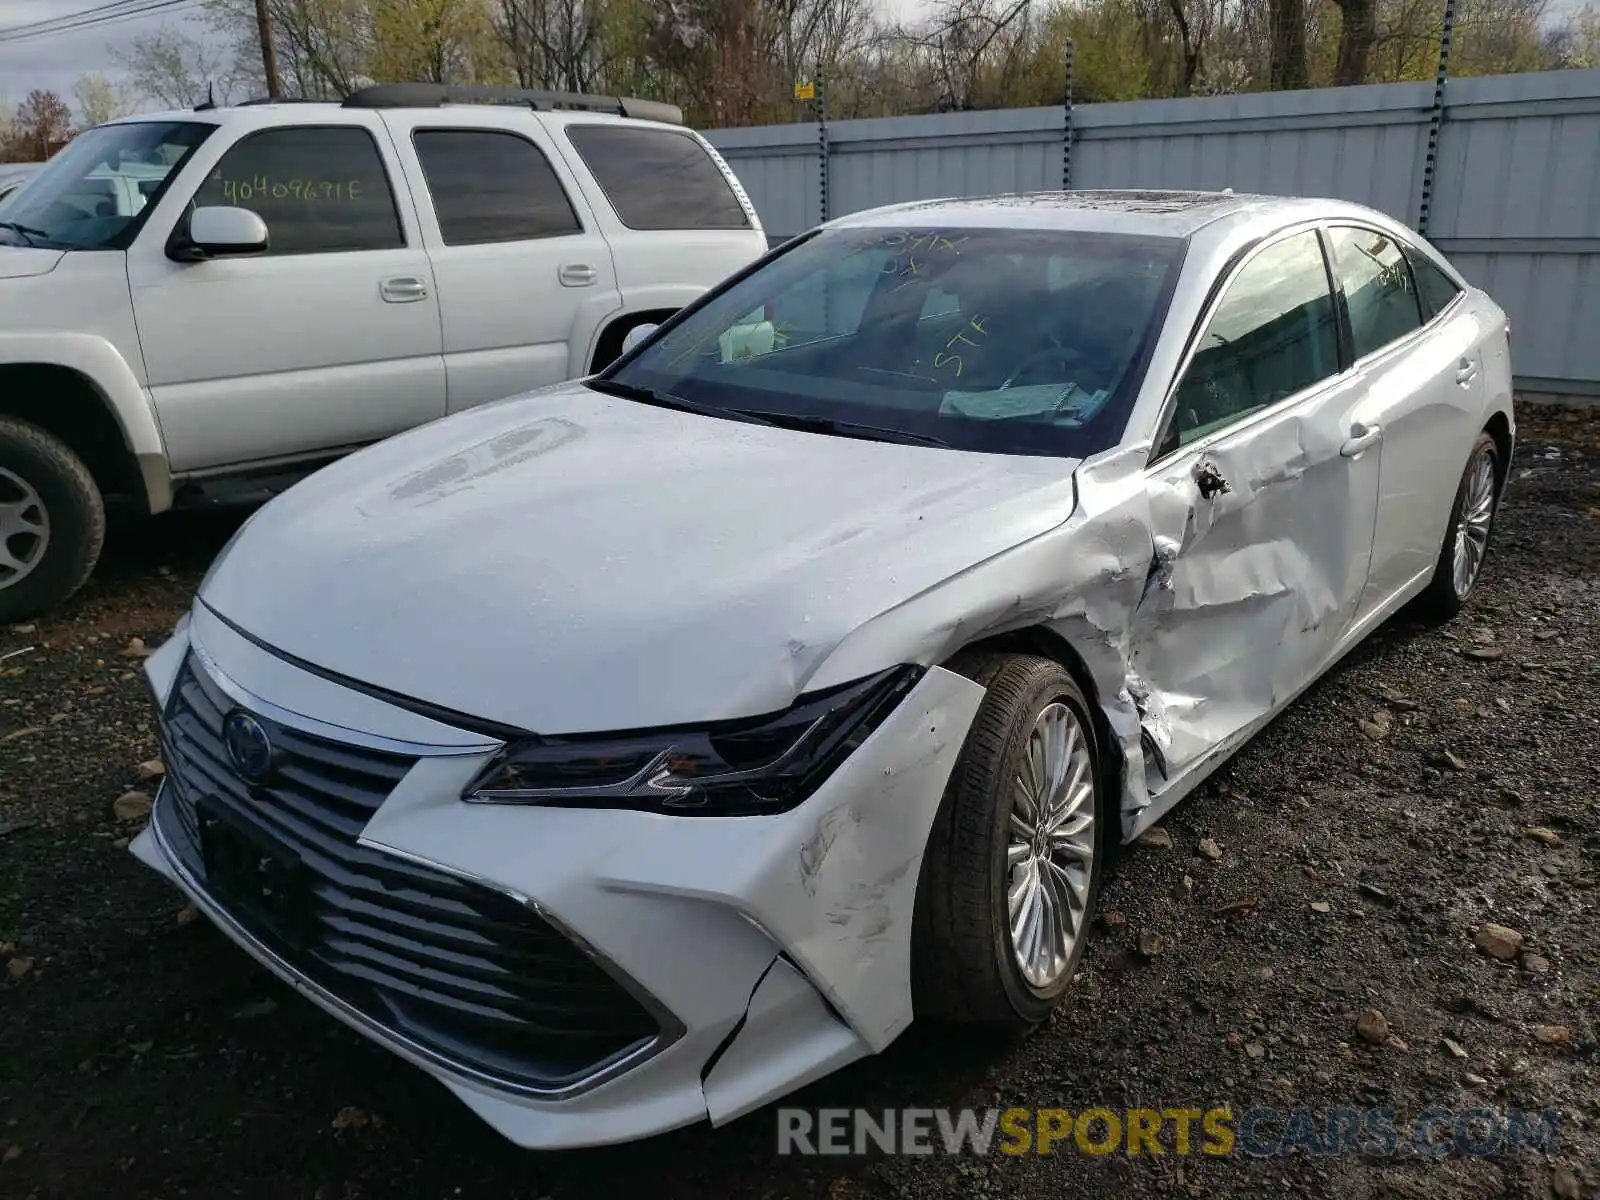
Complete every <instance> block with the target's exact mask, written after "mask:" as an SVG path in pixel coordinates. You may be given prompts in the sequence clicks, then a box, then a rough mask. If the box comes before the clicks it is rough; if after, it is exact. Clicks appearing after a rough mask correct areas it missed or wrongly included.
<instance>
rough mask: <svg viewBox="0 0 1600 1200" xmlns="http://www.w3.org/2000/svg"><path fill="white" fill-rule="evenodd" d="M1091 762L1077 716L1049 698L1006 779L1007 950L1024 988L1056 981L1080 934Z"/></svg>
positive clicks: (1088, 855) (1091, 814)
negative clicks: (1009, 784)
mask: <svg viewBox="0 0 1600 1200" xmlns="http://www.w3.org/2000/svg"><path fill="white" fill-rule="evenodd" d="M1094 822H1095V796H1094V765H1093V760H1092V758H1091V756H1090V752H1089V739H1088V737H1087V736H1086V735H1085V732H1084V729H1083V727H1082V725H1081V724H1080V723H1079V720H1078V716H1077V714H1076V713H1075V712H1074V711H1073V710H1072V709H1071V708H1070V707H1068V706H1067V705H1065V704H1063V703H1061V702H1060V701H1055V702H1053V703H1051V704H1048V705H1046V706H1045V708H1044V710H1043V711H1042V712H1040V713H1039V715H1038V717H1037V718H1036V719H1035V721H1034V725H1033V729H1032V730H1031V731H1030V733H1029V735H1028V746H1027V752H1026V753H1025V754H1024V756H1023V759H1022V765H1021V767H1020V769H1019V770H1018V772H1017V776H1016V779H1015V780H1014V781H1013V783H1012V799H1011V818H1010V838H1009V841H1008V844H1007V848H1006V866H1007V873H1008V885H1007V889H1006V907H1007V911H1008V915H1009V918H1010V926H1011V950H1012V953H1013V955H1015V957H1016V963H1017V968H1018V970H1019V971H1021V973H1022V977H1023V979H1024V980H1026V981H1027V983H1028V985H1029V986H1030V987H1032V988H1035V989H1037V990H1040V991H1043V990H1046V989H1048V988H1051V987H1052V986H1054V985H1055V984H1057V983H1059V982H1060V980H1061V977H1062V975H1063V974H1064V973H1065V972H1066V970H1067V966H1068V964H1069V963H1070V962H1071V961H1072V951H1073V948H1074V947H1075V946H1076V944H1077V941H1078V938H1079V937H1080V936H1081V935H1082V932H1083V924H1084V918H1085V914H1086V911H1087V908H1088V902H1089V884H1090V880H1091V878H1092V874H1093V872H1092V867H1093V864H1094V837H1095V827H1094Z"/></svg>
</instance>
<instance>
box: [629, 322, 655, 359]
mask: <svg viewBox="0 0 1600 1200" xmlns="http://www.w3.org/2000/svg"><path fill="white" fill-rule="evenodd" d="M660 328H661V326H659V325H635V326H634V327H633V328H632V329H630V330H628V332H627V333H626V334H624V335H623V338H622V352H623V353H624V354H626V353H628V351H630V350H632V349H633V348H634V347H635V346H637V345H638V344H639V343H640V342H642V341H644V340H645V338H647V337H649V336H650V335H651V334H652V333H654V332H655V331H656V330H657V329H660Z"/></svg>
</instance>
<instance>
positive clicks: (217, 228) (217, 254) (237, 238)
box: [184, 205, 271, 259]
mask: <svg viewBox="0 0 1600 1200" xmlns="http://www.w3.org/2000/svg"><path fill="white" fill-rule="evenodd" d="M270 244H271V239H270V237H269V236H268V234H267V223H266V222H265V221H263V220H262V219H261V218H260V217H259V216H257V215H256V214H255V213H253V212H251V211H250V210H249V209H248V208H231V207H226V206H223V205H217V206H214V207H210V208H197V209H195V210H194V212H192V213H191V214H189V236H188V239H187V246H186V247H185V249H187V250H189V251H190V253H188V254H185V255H184V257H185V258H190V259H199V258H221V257H223V256H225V255H233V254H260V253H261V252H262V251H264V250H266V248H267V247H268V246H269V245H270Z"/></svg>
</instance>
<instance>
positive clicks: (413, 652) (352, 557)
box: [201, 385, 1076, 734]
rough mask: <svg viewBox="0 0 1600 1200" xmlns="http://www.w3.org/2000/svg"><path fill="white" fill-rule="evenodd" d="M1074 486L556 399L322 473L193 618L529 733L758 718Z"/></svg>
mask: <svg viewBox="0 0 1600 1200" xmlns="http://www.w3.org/2000/svg"><path fill="white" fill-rule="evenodd" d="M1075 465H1076V464H1075V462H1073V461H1072V460H1063V459H1059V458H1057V459H1050V458H1030V457H1017V456H1006V455H992V454H975V453H965V452H960V451H952V450H940V449H935V448H925V447H921V446H904V445H896V444H887V443H882V442H868V441H861V440H855V439H847V438H841V437H832V436H828V435H824V434H814V433H803V432H795V431H791V430H784V429H777V428H772V427H767V426H759V425H752V424H745V423H740V422H734V421H728V420H720V419H716V418H711V417H702V416H697V415H694V414H690V413H683V412H677V411H672V410H667V409H661V408H656V407H651V406H648V405H644V404H637V403H633V402H630V401H626V400H619V399H614V398H611V397H607V396H603V395H601V394H599V393H596V392H594V391H591V390H590V389H588V388H586V387H583V386H581V385H567V386H564V387H562V388H558V389H546V390H545V391H544V392H542V393H536V394H534V395H532V396H528V397H522V398H518V399H515V400H511V401H501V402H498V403H495V404H491V405H487V406H484V407H482V408H479V409H474V410H472V411H469V412H466V413H463V414H460V415H458V416H455V417H451V418H449V419H447V420H444V421H440V422H437V423H435V424H432V425H428V426H424V427H421V428H419V429H415V430H412V431H410V432H409V433H406V434H402V435H401V436H399V437H396V438H392V439H390V440H389V441H387V442H383V443H380V444H378V445H376V446H373V447H371V448H369V449H367V450H364V451H361V452H360V453H357V454H355V455H352V456H350V457H349V458H346V459H344V460H343V461H342V462H339V463H336V464H334V465H333V466H331V467H328V468H326V469H324V470H322V471H320V472H318V473H317V474H315V475H313V476H312V477H311V478H309V479H307V480H306V481H304V482H303V483H301V484H298V485H297V486H296V487H294V488H292V489H290V490H289V491H288V492H286V493H285V494H284V495H282V496H280V497H279V498H277V499H276V500H274V501H272V502H271V503H269V504H268V505H267V506H266V507H265V508H263V509H261V510H260V511H259V512H258V513H257V514H256V515H255V516H254V517H253V518H252V519H251V520H250V521H249V522H248V523H247V525H246V526H245V527H244V528H243V529H242V530H241V531H240V533H239V534H238V535H237V537H236V539H235V541H234V542H233V544H232V545H231V546H230V547H229V548H228V549H227V550H226V551H224V553H223V554H222V556H220V557H219V559H218V561H217V563H216V564H215V565H214V566H213V568H212V571H211V573H210V575H209V576H208V577H207V579H206V581H205V583H204V584H203V585H202V589H201V599H202V601H203V602H204V603H205V605H206V606H207V607H209V608H211V609H212V610H214V611H216V612H217V613H219V614H220V615H222V616H223V617H224V618H226V619H227V620H228V621H230V622H231V623H233V624H234V625H235V626H237V627H238V628H240V629H241V630H243V631H244V632H246V633H247V634H250V635H252V636H254V637H255V638H257V639H259V640H260V641H262V642H264V643H266V644H267V645H269V646H271V647H273V648H275V649H277V650H279V651H280V652H283V653H286V654H288V655H291V656H294V657H296V658H299V659H302V660H304V661H306V662H309V663H311V664H313V665H315V666H317V667H320V668H323V669H326V670H329V671H333V672H336V673H338V674H340V675H344V676H346V677H348V678H350V679H353V680H357V681H361V682H364V683H367V684H371V685H375V686H377V687H381V688H384V689H387V690H390V691H393V692H396V693H399V694H401V695H403V696H407V697H411V698H415V699H419V700H424V701H427V702H428V703H430V704H433V705H438V706H441V707H443V708H446V709H451V710H454V711H456V712H459V713H465V714H470V715H472V716H474V717H477V718H480V719H482V720H485V721H494V722H498V723H503V724H506V725H511V726H515V727H517V728H521V729H527V730H532V731H536V732H540V733H546V734H556V733H572V732H580V731H598V730H606V729H633V728H643V727H649V726H656V725H664V724H676V723H681V722H690V721H705V720H714V719H721V718H730V717H738V716H750V715H755V714H758V713H764V712H772V711H775V710H778V709H781V708H784V707H786V706H787V705H788V704H789V703H791V702H792V700H793V699H794V697H795V696H796V695H798V694H799V693H800V692H802V691H804V690H806V680H807V679H808V678H809V677H810V676H811V675H812V674H813V673H814V672H815V670H816V668H817V666H818V665H819V664H820V663H821V662H822V660H823V659H824V658H825V657H826V655H827V653H828V652H829V651H830V650H832V649H833V648H834V647H835V646H836V645H837V644H838V643H839V641H840V640H841V639H842V638H843V637H845V636H846V635H847V634H849V633H850V632H851V631H852V630H854V629H855V628H857V627H858V626H860V625H861V624H862V623H863V622H865V621H867V620H869V619H871V618H872V617H874V616H876V615H878V614H879V613H881V612H883V611H885V610H887V609H889V608H892V607H894V606H896V605H898V604H900V603H902V602H904V601H905V600H908V599H910V598H911V597H913V596H915V595H917V594H918V593H920V592H922V591H924V590H926V589H928V588H930V587H932V586H934V585H936V584H938V583H940V582H942V581H944V580H946V579H948V578H950V577H951V576H953V575H955V574H957V573H959V572H961V571H963V570H966V569H967V568H969V567H971V566H973V565H974V564H976V563H979V562H981V561H983V560H984V559H986V558H989V557H990V556H992V555H995V554H998V553H1000V552H1001V551H1003V550H1006V549H1008V548H1010V547H1012V546H1014V545H1017V544H1018V543H1020V542H1022V541H1024V540H1026V539H1028V538H1031V537H1034V536H1036V535H1038V534H1040V533H1043V532H1044V531H1046V530H1047V529H1050V528H1052V527H1054V526H1055V525H1057V524H1059V523H1060V522H1062V521H1064V520H1065V519H1066V518H1067V517H1068V516H1069V515H1070V513H1071V508H1072V496H1073V491H1072V473H1073V468H1074V466H1075ZM886 653H888V651H886ZM884 665H885V666H888V665H891V664H890V663H885V664H884Z"/></svg>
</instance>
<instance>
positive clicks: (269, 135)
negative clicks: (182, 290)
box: [195, 126, 406, 255]
mask: <svg viewBox="0 0 1600 1200" xmlns="http://www.w3.org/2000/svg"><path fill="white" fill-rule="evenodd" d="M195 204H196V205H199V206H207V205H213V204H222V205H234V206H237V207H239V208H248V209H250V210H251V211H252V212H254V213H256V214H257V215H258V216H260V218H261V219H262V220H263V221H265V222H266V223H267V232H268V234H269V235H270V237H271V248H270V250H269V251H268V253H270V254H275V255H283V254H328V253H332V252H334V251H339V250H392V249H394V248H396V247H399V246H404V245H405V244H406V243H405V235H404V234H403V233H402V232H401V230H400V217H399V214H398V213H397V212H396V210H395V206H394V193H393V192H392V191H390V190H389V177H388V175H387V173H385V171H384V169H383V159H382V157H380V156H379V154H378V147H377V144H376V143H375V142H374V141H373V140H372V135H371V134H370V133H368V132H367V131H366V130H365V129H353V128H348V127H345V128H340V127H335V126H322V127H319V128H291V129H266V130H263V131H262V132H260V133H252V134H250V135H249V136H248V137H245V138H242V139H240V141H239V143H238V144H237V145H235V146H234V147H233V149H231V150H229V151H228V152H227V153H226V154H224V155H223V156H222V161H221V162H220V163H218V164H217V167H216V170H214V171H212V172H211V176H210V178H208V179H207V180H206V181H205V183H203V184H201V185H200V190H199V192H198V193H196V195H195Z"/></svg>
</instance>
